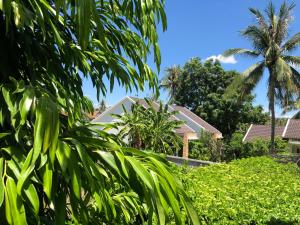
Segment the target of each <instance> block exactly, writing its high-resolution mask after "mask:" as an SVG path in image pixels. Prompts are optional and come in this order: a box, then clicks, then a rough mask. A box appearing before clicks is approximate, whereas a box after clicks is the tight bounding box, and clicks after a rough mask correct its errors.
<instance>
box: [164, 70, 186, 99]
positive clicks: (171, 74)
mask: <svg viewBox="0 0 300 225" xmlns="http://www.w3.org/2000/svg"><path fill="white" fill-rule="evenodd" d="M165 73H166V74H165V76H164V78H163V79H162V80H161V82H160V87H161V88H162V89H164V90H167V91H168V92H169V96H170V99H169V103H172V102H173V101H174V97H175V95H176V91H177V88H178V85H179V76H180V74H181V68H180V66H171V67H169V68H167V69H166V71H165Z"/></svg>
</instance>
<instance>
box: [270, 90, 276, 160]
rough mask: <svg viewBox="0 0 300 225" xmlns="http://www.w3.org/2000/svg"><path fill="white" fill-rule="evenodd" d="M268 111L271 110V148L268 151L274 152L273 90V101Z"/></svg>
mask: <svg viewBox="0 0 300 225" xmlns="http://www.w3.org/2000/svg"><path fill="white" fill-rule="evenodd" d="M270 111H271V148H270V153H271V154H274V153H275V151H276V149H275V122H276V121H275V102H274V92H273V101H272V104H270Z"/></svg>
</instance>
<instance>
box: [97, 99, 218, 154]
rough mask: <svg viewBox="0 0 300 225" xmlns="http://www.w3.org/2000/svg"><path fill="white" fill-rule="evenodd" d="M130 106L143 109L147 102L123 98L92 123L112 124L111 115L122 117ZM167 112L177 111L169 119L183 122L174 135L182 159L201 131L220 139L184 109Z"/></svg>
mask: <svg viewBox="0 0 300 225" xmlns="http://www.w3.org/2000/svg"><path fill="white" fill-rule="evenodd" d="M152 103H153V105H152V106H153V107H154V108H155V109H157V110H158V108H159V103H157V102H155V101H153V102H152ZM132 104H140V105H142V106H144V107H145V108H147V107H148V104H147V102H146V101H145V100H144V99H140V98H136V97H129V96H126V97H124V98H123V99H122V100H121V101H119V102H118V103H117V104H115V105H113V106H112V107H110V108H109V109H107V110H106V111H104V112H103V113H102V114H100V115H99V116H97V117H96V118H95V119H93V120H92V122H93V123H113V122H116V121H117V119H116V118H115V117H113V116H112V114H119V115H122V114H123V113H124V112H123V107H124V108H125V109H126V110H127V111H130V110H131V106H132ZM168 110H169V111H178V113H177V114H176V115H174V116H172V118H171V119H175V120H181V121H183V122H184V124H183V125H181V127H180V128H178V129H176V133H177V134H178V135H179V136H181V137H182V138H183V157H185V158H188V149H189V147H188V144H189V140H195V139H198V138H199V137H200V135H201V131H206V132H209V133H211V134H212V135H213V137H214V138H222V133H221V132H220V131H219V130H217V129H216V128H215V127H213V126H212V125H210V124H209V123H207V122H206V121H205V120H203V119H202V118H200V117H199V116H197V115H196V114H194V113H193V112H191V111H190V110H188V109H187V108H185V107H182V106H177V105H169V106H168ZM111 132H112V133H116V132H117V131H116V130H112V131H111Z"/></svg>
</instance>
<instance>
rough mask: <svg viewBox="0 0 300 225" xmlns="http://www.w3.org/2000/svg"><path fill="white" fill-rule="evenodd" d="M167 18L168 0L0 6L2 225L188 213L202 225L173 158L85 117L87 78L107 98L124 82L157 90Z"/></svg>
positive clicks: (31, 0) (35, 1)
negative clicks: (160, 34) (127, 141)
mask: <svg viewBox="0 0 300 225" xmlns="http://www.w3.org/2000/svg"><path fill="white" fill-rule="evenodd" d="M158 21H160V22H161V24H162V26H163V29H165V28H166V18H165V12H164V5H163V2H162V1H159V0H154V1H139V0H130V1H128V0H125V1H94V0H86V1H63V0H57V1H44V0H24V1H11V0H7V1H1V4H0V77H1V81H0V215H1V223H8V224H15V225H19V224H20V225H24V224H38V223H42V224H43V223H50V224H54V223H55V224H65V223H66V221H69V222H71V223H76V224H103V223H113V224H124V223H125V224H129V223H134V222H137V223H143V222H144V221H148V222H149V223H151V222H154V221H157V222H158V223H160V224H164V223H165V221H166V220H168V214H169V213H170V211H172V212H173V214H174V216H175V217H174V218H175V221H176V223H178V224H181V223H183V221H184V220H185V218H183V217H182V214H181V209H185V210H186V214H187V215H188V216H189V218H190V219H191V220H192V221H193V222H194V223H198V220H197V215H196V214H195V213H194V211H193V210H192V208H191V207H190V203H189V201H188V199H187V197H186V195H185V193H184V191H183V189H182V188H181V186H180V184H179V183H178V182H177V180H176V179H175V178H174V177H173V176H172V175H171V173H170V171H169V169H168V168H166V167H165V163H166V162H165V160H163V159H162V158H160V157H158V156H156V155H154V154H151V153H146V152H141V151H137V150H135V149H132V148H128V147H122V146H121V145H120V142H119V141H118V139H117V138H116V137H114V136H113V135H108V134H107V133H106V132H105V131H99V130H97V129H95V128H94V126H92V125H90V124H88V123H85V122H83V121H82V120H81V119H82V113H83V112H89V111H90V103H89V102H88V101H87V99H86V98H85V97H84V96H83V93H82V78H83V77H89V78H90V79H91V80H92V82H93V85H94V86H95V88H96V90H97V93H98V97H99V96H100V95H101V94H105V93H106V91H107V89H110V90H113V87H114V82H115V81H117V82H119V83H120V84H122V85H123V86H125V87H126V88H127V89H132V88H137V89H143V88H144V83H145V82H146V81H147V83H149V85H150V88H153V89H155V87H156V86H157V77H156V75H155V74H154V73H153V71H152V70H151V69H150V68H149V66H148V65H147V64H146V60H147V56H148V54H149V51H150V49H153V52H154V58H155V61H156V64H157V66H158V67H159V64H160V53H159V47H158V43H157V32H156V26H157V23H158ZM104 76H107V78H108V79H109V81H110V87H106V86H105V85H104V83H103V77H104ZM162 193H163V194H162Z"/></svg>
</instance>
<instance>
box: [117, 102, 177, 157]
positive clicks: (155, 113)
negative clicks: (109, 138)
mask: <svg viewBox="0 0 300 225" xmlns="http://www.w3.org/2000/svg"><path fill="white" fill-rule="evenodd" d="M146 101H147V104H148V106H149V107H148V108H144V106H142V105H139V104H133V105H132V107H131V110H130V111H127V110H126V109H125V108H123V109H124V115H115V117H116V118H118V119H119V120H120V122H117V123H116V125H117V126H118V127H122V129H121V130H120V132H119V136H120V137H121V138H122V139H127V140H128V142H129V145H131V146H133V147H135V148H138V149H146V150H151V151H154V152H158V153H165V154H174V153H178V151H179V150H180V149H181V148H182V139H181V137H180V136H178V135H177V134H176V129H178V128H179V127H180V125H181V124H182V121H179V120H176V119H175V117H174V115H175V114H176V112H175V111H174V112H169V110H168V105H163V104H162V103H161V102H160V104H159V105H158V104H157V103H154V102H151V101H149V100H146ZM156 104H157V105H156Z"/></svg>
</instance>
